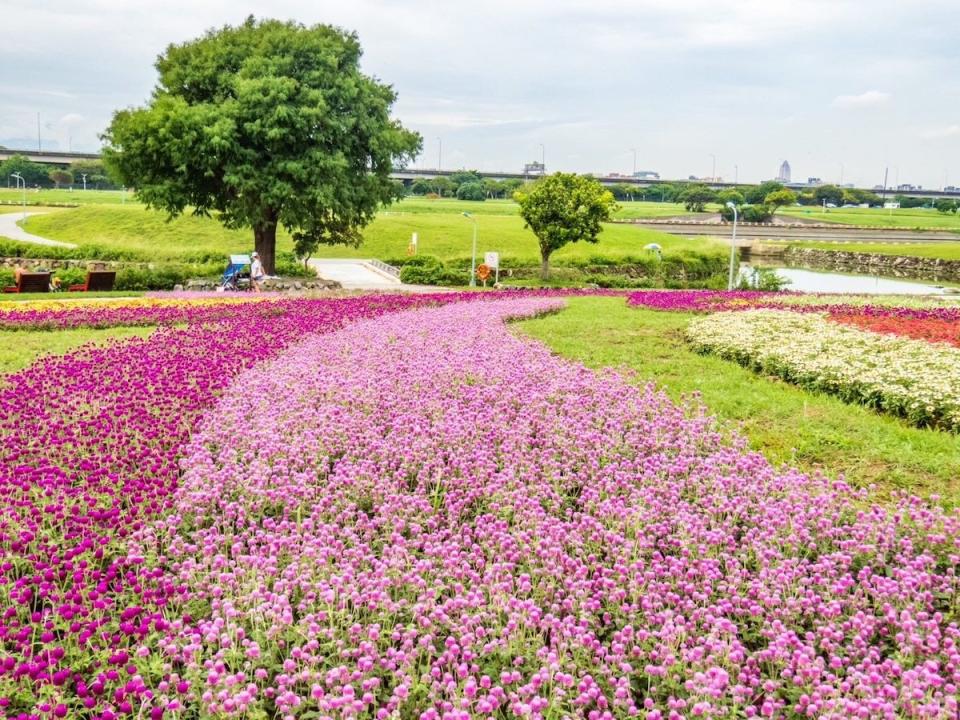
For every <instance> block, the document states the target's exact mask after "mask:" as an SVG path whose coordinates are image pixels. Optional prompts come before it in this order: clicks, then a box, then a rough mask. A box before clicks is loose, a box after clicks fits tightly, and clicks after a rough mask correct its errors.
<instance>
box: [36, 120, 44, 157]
mask: <svg viewBox="0 0 960 720" xmlns="http://www.w3.org/2000/svg"><path fill="white" fill-rule="evenodd" d="M37 152H43V142H42V141H41V140H40V113H37Z"/></svg>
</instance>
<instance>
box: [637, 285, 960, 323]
mask: <svg viewBox="0 0 960 720" xmlns="http://www.w3.org/2000/svg"><path fill="white" fill-rule="evenodd" d="M799 297H802V298H803V301H802V302H797V301H792V300H793V299H794V298H799ZM627 303H628V304H630V305H633V306H636V307H645V308H650V309H652V310H671V311H675V312H718V311H724V310H756V309H768V310H791V311H793V312H815V313H824V312H825V313H829V314H831V315H865V316H868V317H892V318H904V319H919V320H943V321H947V322H960V308H957V307H929V308H922V307H894V306H890V305H871V304H850V303H844V302H842V301H841V300H838V296H836V295H822V296H821V295H798V294H794V293H768V292H759V291H756V290H733V291H726V290H670V291H662V290H661V291H657V290H640V291H637V292H631V293H629V294H628V295H627Z"/></svg>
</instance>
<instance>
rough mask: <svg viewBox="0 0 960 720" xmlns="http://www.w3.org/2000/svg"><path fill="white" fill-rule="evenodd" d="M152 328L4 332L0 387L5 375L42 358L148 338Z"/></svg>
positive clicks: (0, 339) (0, 332)
mask: <svg viewBox="0 0 960 720" xmlns="http://www.w3.org/2000/svg"><path fill="white" fill-rule="evenodd" d="M153 331H154V328H152V327H116V328H101V329H90V328H83V329H79V330H0V385H3V377H2V374H3V373H10V372H14V371H16V370H20V369H22V368H25V367H27V365H29V364H30V363H32V362H33V361H34V360H36V359H37V358H38V357H39V356H41V355H62V354H63V353H65V352H68V351H70V350H73V349H74V348H77V347H79V346H80V345H84V344H86V343H97V344H101V345H102V344H103V343H106V342H109V341H111V340H116V339H121V338H128V337H147V336H148V335H149V334H150V333H152V332H153Z"/></svg>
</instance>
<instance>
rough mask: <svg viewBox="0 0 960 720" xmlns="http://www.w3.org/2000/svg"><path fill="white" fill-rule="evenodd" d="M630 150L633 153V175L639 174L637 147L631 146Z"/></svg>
mask: <svg viewBox="0 0 960 720" xmlns="http://www.w3.org/2000/svg"><path fill="white" fill-rule="evenodd" d="M630 152H632V153H633V177H636V176H637V149H636V148H630Z"/></svg>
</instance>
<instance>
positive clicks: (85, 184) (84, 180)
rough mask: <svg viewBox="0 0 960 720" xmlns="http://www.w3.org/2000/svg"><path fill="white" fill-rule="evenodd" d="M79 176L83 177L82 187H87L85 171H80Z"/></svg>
mask: <svg viewBox="0 0 960 720" xmlns="http://www.w3.org/2000/svg"><path fill="white" fill-rule="evenodd" d="M80 177H81V178H83V189H84V190H86V189H87V174H86V173H80Z"/></svg>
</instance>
